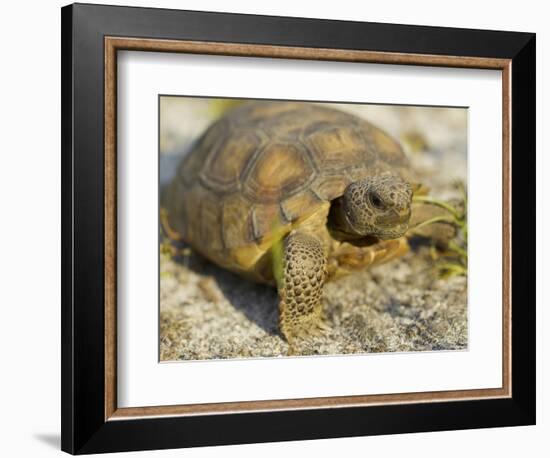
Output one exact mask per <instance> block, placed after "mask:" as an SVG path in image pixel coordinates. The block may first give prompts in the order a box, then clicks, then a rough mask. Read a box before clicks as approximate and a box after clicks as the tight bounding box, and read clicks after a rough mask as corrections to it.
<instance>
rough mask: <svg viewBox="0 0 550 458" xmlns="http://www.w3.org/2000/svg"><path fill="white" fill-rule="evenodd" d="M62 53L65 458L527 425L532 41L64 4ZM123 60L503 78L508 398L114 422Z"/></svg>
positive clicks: (319, 403)
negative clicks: (138, 56)
mask: <svg viewBox="0 0 550 458" xmlns="http://www.w3.org/2000/svg"><path fill="white" fill-rule="evenodd" d="M61 46H62V164H61V165H62V323H61V327H62V335H61V339H62V374H61V375H62V386H61V390H62V406H61V411H62V436H61V440H62V449H63V450H64V451H66V452H69V453H72V454H83V453H100V452H115V451H129V450H147V449H163V448H177V447H192V446H204V445H222V444H239V443H253V442H268V441H285V440H300V439H316V438H329V437H349V436H358V435H377V434H394V433H405V432H423V431H441V430H452V429H468V428H483V427H498V426H515V425H532V424H534V423H535V369H536V368H535V253H536V247H535V105H536V94H535V35H534V34H531V33H520V32H501V31H487V30H470V29H452V28H443V27H425V26H410V25H394V24H379V23H361V22H351V21H327V20H319V19H305V18H286V17H269V16H253V15H242V14H227V13H207V12H196V11H179V10H165V9H149V8H132V7H113V6H103V5H87V4H74V5H69V6H66V7H64V8H63V9H62V43H61ZM123 50H131V51H136V52H144V53H145V52H151V51H155V52H167V53H187V54H198V55H213V56H214V55H222V56H240V57H255V58H258V57H260V58H276V59H283V58H284V59H291V60H293V59H295V60H300V61H327V62H335V61H336V62H337V61H340V62H366V63H377V64H387V65H409V66H428V67H449V68H476V69H477V68H481V69H494V70H498V71H500V72H502V88H503V90H502V120H501V121H502V164H503V174H502V202H503V212H502V230H503V246H502V278H503V285H502V291H501V297H502V305H503V309H502V317H503V325H502V381H503V382H502V386H501V387H500V388H490V389H482V388H481V389H470V390H447V391H436V392H429V391H427V392H409V393H400V394H392V393H387V394H382V395H365V396H332V397H313V398H308V399H285V400H265V401H257V400H256V401H247V400H242V401H241V402H227V403H225V402H221V403H204V404H192V405H177V404H176V405H172V406H141V407H132V408H126V407H125V408H119V407H118V404H117V356H118V355H117V344H116V342H117V341H116V338H117V304H116V303H117V256H116V253H117V237H118V234H117V160H116V158H117V156H116V150H117V118H116V112H117V104H116V103H117V65H116V64H117V54H118V53H119V52H120V51H123ZM514 222H515V225H514ZM229 364H231V362H229Z"/></svg>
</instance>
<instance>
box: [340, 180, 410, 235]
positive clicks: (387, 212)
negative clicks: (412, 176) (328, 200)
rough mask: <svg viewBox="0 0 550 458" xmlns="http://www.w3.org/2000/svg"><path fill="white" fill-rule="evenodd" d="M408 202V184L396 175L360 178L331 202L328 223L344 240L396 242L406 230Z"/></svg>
mask: <svg viewBox="0 0 550 458" xmlns="http://www.w3.org/2000/svg"><path fill="white" fill-rule="evenodd" d="M411 201H412V188H411V185H410V184H409V183H407V182H406V181H405V180H403V179H402V178H401V177H399V176H395V175H384V176H372V177H367V178H363V179H361V180H359V181H356V182H353V183H351V184H349V185H348V187H347V188H346V190H345V192H344V195H343V196H342V197H340V198H339V199H337V200H336V201H335V202H334V203H333V205H332V207H331V214H330V218H329V224H330V226H331V229H333V230H336V231H338V232H339V233H340V234H341V235H343V236H344V238H350V239H354V238H359V237H365V236H374V237H377V238H379V239H382V240H385V239H396V238H399V237H401V236H403V235H404V234H405V232H406V231H407V230H408V228H409V220H410V217H411Z"/></svg>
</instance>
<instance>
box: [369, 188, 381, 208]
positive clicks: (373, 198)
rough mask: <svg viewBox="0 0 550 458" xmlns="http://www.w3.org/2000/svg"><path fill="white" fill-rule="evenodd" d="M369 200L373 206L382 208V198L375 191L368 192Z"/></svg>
mask: <svg viewBox="0 0 550 458" xmlns="http://www.w3.org/2000/svg"><path fill="white" fill-rule="evenodd" d="M370 201H371V203H372V206H373V207H374V208H377V209H379V210H380V209H382V208H383V207H384V203H383V202H382V199H381V198H380V196H379V195H378V194H377V193H375V192H371V193H370Z"/></svg>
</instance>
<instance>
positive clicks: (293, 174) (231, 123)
mask: <svg viewBox="0 0 550 458" xmlns="http://www.w3.org/2000/svg"><path fill="white" fill-rule="evenodd" d="M407 171H408V163H407V159H406V157H405V155H404V153H403V151H402V149H401V147H400V145H399V144H398V143H397V142H396V141H395V140H393V139H392V138H391V137H390V136H389V135H388V134H387V133H385V132H384V131H382V130H380V129H379V128H377V127H375V126H374V125H372V124H370V123H369V122H367V121H365V120H363V119H361V118H359V117H357V116H355V115H352V114H349V113H345V112H342V111H339V110H336V109H334V108H329V107H326V106H322V105H320V104H314V103H303V102H302V103H300V102H298V103H296V102H249V103H245V104H242V105H240V106H238V107H237V108H234V109H233V110H231V111H229V112H228V113H227V114H226V115H225V116H223V117H222V118H221V119H219V120H218V121H216V122H215V123H213V124H212V125H211V126H210V127H209V128H208V129H207V130H206V132H205V133H204V134H203V135H202V136H201V137H200V139H199V140H198V141H197V143H196V144H195V146H194V147H193V149H192V150H191V151H190V153H189V154H188V155H187V156H186V157H185V158H184V159H183V160H182V162H181V164H180V165H179V167H178V171H177V174H176V176H175V177H174V179H173V181H172V182H171V184H170V185H169V187H168V188H167V192H166V194H165V199H164V201H165V202H164V205H165V207H166V210H167V215H168V222H169V225H170V227H171V228H172V229H173V230H174V231H175V232H177V233H178V234H179V236H181V238H182V239H184V240H185V241H186V242H188V243H189V244H191V245H192V246H193V247H194V248H195V249H196V250H197V251H199V252H200V253H201V254H203V255H204V256H206V257H207V258H209V259H211V260H212V261H214V262H216V263H217V264H219V265H221V266H223V267H226V268H228V269H230V270H233V271H237V272H241V273H243V272H246V271H250V270H252V269H254V268H255V266H256V263H257V261H258V259H259V258H260V257H261V256H262V255H263V254H264V253H265V252H266V251H267V250H269V248H270V247H271V246H272V245H273V244H274V243H275V242H276V241H278V240H280V239H281V238H282V237H284V236H285V235H286V234H288V233H289V232H290V231H291V230H292V229H293V228H294V227H296V226H297V225H299V224H300V222H301V221H303V220H305V219H307V218H308V217H309V216H311V215H312V214H314V213H316V212H317V211H319V210H320V209H322V208H324V209H326V208H327V206H329V205H330V201H331V200H333V199H335V198H337V197H340V196H341V195H343V193H344V190H345V188H346V187H347V186H348V184H350V183H351V182H353V181H356V180H358V179H361V178H364V177H367V176H371V175H381V174H385V173H392V174H400V175H402V176H403V177H405V176H406V175H407Z"/></svg>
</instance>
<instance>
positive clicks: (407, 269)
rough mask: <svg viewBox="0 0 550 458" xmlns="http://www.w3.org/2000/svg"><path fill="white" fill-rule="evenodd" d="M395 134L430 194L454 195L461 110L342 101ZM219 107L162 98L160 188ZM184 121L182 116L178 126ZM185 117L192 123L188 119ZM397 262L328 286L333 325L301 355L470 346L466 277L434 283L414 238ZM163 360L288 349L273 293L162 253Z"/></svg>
mask: <svg viewBox="0 0 550 458" xmlns="http://www.w3.org/2000/svg"><path fill="white" fill-rule="evenodd" d="M340 108H341V109H345V110H348V111H352V112H355V113H356V114H359V115H361V116H364V117H365V118H366V119H368V120H370V121H372V122H374V123H375V124H377V125H379V126H380V127H382V128H384V129H385V130H386V131H388V132H389V133H391V134H392V135H394V136H395V137H396V138H399V139H400V140H401V141H402V143H403V144H404V146H405V149H406V150H407V152H408V154H409V156H410V158H411V161H412V163H413V165H414V167H415V168H416V170H417V171H419V172H420V173H421V174H422V176H423V177H424V180H425V182H426V183H427V184H428V185H429V186H430V187H431V188H432V195H435V196H437V197H439V198H443V199H449V198H454V197H458V194H457V191H456V189H455V187H454V186H453V182H454V181H455V180H456V179H460V180H463V181H465V180H466V122H467V121H466V119H467V118H466V112H465V110H461V109H439V108H416V107H393V106H374V105H373V106H364V105H363V106H360V105H342V106H340ZM219 112H220V107H219V106H218V105H216V103H212V101H210V102H207V101H203V100H200V99H186V98H169V99H165V100H163V101H162V104H161V120H162V123H161V162H160V165H161V186H162V185H164V184H166V183H167V182H168V181H169V180H170V179H171V176H172V175H173V173H174V168H175V166H176V165H177V163H178V162H179V160H180V159H181V156H182V155H183V154H185V152H186V151H188V149H189V147H190V145H191V144H192V142H193V141H194V139H195V138H196V136H197V135H199V134H200V133H201V132H202V130H203V129H204V128H205V127H206V126H207V125H208V124H209V123H210V122H211V120H212V118H213V116H215V115H217V114H218V113H219ZM182 120H185V121H186V122H182ZM187 120H192V122H187ZM412 245H413V246H412V249H411V251H410V252H409V253H408V254H407V255H406V256H404V257H403V258H401V259H399V260H395V261H392V262H390V263H388V264H385V265H381V266H377V267H373V268H371V269H369V270H367V271H364V272H361V273H357V274H354V275H351V276H349V277H345V278H341V279H339V280H337V281H335V282H332V283H329V284H327V285H326V287H325V290H324V296H323V303H324V307H325V311H326V314H327V317H328V318H329V323H330V326H331V330H330V331H329V332H328V333H326V334H325V335H323V336H321V337H318V338H312V339H308V340H305V341H303V342H302V343H301V344H300V345H299V347H297V348H295V349H294V350H293V351H294V352H295V354H298V355H311V354H344V353H365V352H397V351H399V352H404V351H437V350H461V349H465V348H467V343H468V326H467V279H466V278H465V277H462V276H460V277H451V278H449V279H441V278H439V277H438V275H437V272H436V270H435V269H434V261H433V259H432V258H431V256H430V250H429V247H428V244H427V243H425V242H424V241H421V240H418V241H413V244H412ZM160 270H161V278H160V320H161V323H160V331H161V332H160V358H161V360H163V361H166V360H178V359H179V360H189V359H213V358H217V359H219V358H244V357H272V356H284V355H287V354H288V351H289V348H288V345H287V343H286V342H285V340H284V339H283V338H282V336H281V335H280V333H279V330H278V326H277V305H278V299H277V292H276V290H275V289H273V288H269V287H266V286H260V285H256V284H254V283H251V282H249V281H247V280H243V279H241V278H240V277H238V276H237V275H235V274H232V273H230V272H227V271H225V270H223V269H221V268H219V267H217V266H215V265H213V264H212V263H210V262H208V261H207V260H205V259H204V258H202V257H200V256H199V255H198V254H195V253H194V252H193V251H192V249H189V248H186V249H185V250H184V251H183V254H182V255H180V256H176V257H171V256H169V255H167V254H162V255H161V266H160Z"/></svg>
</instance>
